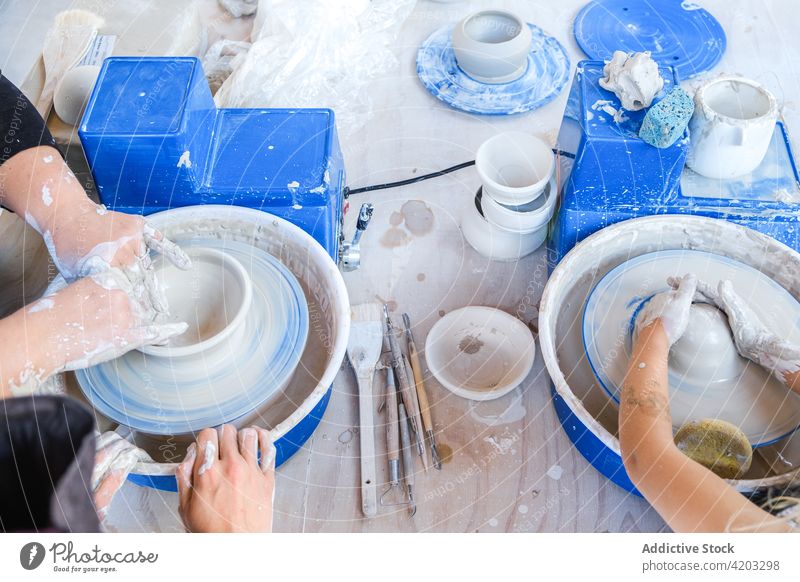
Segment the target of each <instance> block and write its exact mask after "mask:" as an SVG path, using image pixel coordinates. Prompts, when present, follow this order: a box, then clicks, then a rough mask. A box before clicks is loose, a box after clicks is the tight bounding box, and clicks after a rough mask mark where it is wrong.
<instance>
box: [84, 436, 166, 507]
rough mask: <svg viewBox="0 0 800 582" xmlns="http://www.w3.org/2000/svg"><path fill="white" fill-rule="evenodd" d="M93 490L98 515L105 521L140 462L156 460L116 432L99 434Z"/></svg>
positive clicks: (93, 473)
mask: <svg viewBox="0 0 800 582" xmlns="http://www.w3.org/2000/svg"><path fill="white" fill-rule="evenodd" d="M96 448H97V452H96V454H95V464H94V470H93V471H92V491H93V492H94V504H95V508H96V510H97V515H98V516H99V517H100V520H101V521H102V520H103V519H104V518H105V516H106V514H107V513H108V508H109V506H110V505H111V501H112V499H113V498H114V495H116V493H117V491H119V489H120V487H122V485H123V484H124V483H125V480H126V479H127V478H128V475H129V474H130V472H131V471H132V470H133V468H134V467H135V466H136V464H137V463H140V462H145V463H148V462H149V463H152V462H153V460H152V459H151V458H150V456H149V455H148V454H147V453H145V452H144V451H143V450H141V449H140V448H138V447H136V446H135V445H133V444H132V443H130V442H129V441H127V440H125V439H124V438H122V437H121V436H120V435H119V434H117V433H116V432H114V431H108V432H105V433H103V434H101V435H99V436H98V437H97V447H96Z"/></svg>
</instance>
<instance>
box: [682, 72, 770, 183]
mask: <svg viewBox="0 0 800 582" xmlns="http://www.w3.org/2000/svg"><path fill="white" fill-rule="evenodd" d="M694 102H695V109H694V115H693V116H692V120H691V122H690V123H689V129H690V131H691V146H690V149H689V155H688V157H687V159H686V165H688V166H689V167H690V168H691V169H692V170H694V171H695V172H697V173H698V174H700V175H702V176H706V177H707V178H714V179H718V180H725V179H730V178H738V177H740V176H745V175H747V174H749V173H751V172H752V171H753V170H755V169H756V168H757V167H758V165H759V164H760V163H761V162H762V160H763V159H764V156H765V155H766V153H767V149H768V148H769V144H770V141H771V140H772V134H773V132H774V131H775V122H776V120H777V119H778V105H777V102H776V100H775V97H774V96H773V95H772V93H770V92H769V91H767V89H765V88H764V87H763V86H762V85H760V84H759V83H756V82H755V81H752V80H750V79H744V78H740V77H720V78H717V79H714V80H712V81H709V82H707V83H706V84H704V85H703V86H701V87H700V88H699V89H698V90H697V93H695V96H694Z"/></svg>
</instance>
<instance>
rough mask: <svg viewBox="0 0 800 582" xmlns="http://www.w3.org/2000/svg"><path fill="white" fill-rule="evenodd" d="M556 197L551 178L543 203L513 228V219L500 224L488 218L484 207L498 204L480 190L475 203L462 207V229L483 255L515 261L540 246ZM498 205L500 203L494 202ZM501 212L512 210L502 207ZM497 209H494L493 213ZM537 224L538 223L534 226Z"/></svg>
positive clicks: (545, 234)
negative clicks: (518, 226)
mask: <svg viewBox="0 0 800 582" xmlns="http://www.w3.org/2000/svg"><path fill="white" fill-rule="evenodd" d="M556 200H557V193H556V185H555V180H553V182H551V184H550V187H549V188H548V192H547V194H546V197H545V198H544V204H542V205H541V206H540V207H539V208H537V209H535V210H533V211H531V212H530V214H531V216H529V217H526V218H524V219H523V220H522V221H521V222H524V223H525V224H524V226H523V227H522V228H520V229H514V228H513V221H512V220H511V219H509V218H508V217H506V221H505V222H503V224H506V226H512V228H510V229H508V228H503V227H502V226H499V225H498V224H496V223H494V222H493V221H492V220H487V215H486V212H487V208H488V207H489V205H492V206H493V207H494V206H495V205H497V203H496V202H495V201H492V200H491V199H490V198H488V197H487V196H486V194H485V193H484V194H482V195H479V196H476V197H475V200H474V203H472V202H470V203H469V204H467V206H466V208H465V209H464V212H463V215H462V217H461V232H462V233H463V234H464V238H465V239H466V240H467V242H468V243H469V244H470V246H471V247H472V248H474V249H475V250H476V251H478V252H479V253H480V254H482V255H483V256H485V257H487V258H489V259H492V260H493V261H516V260H518V259H521V258H522V257H525V256H527V255H529V254H531V253H532V252H533V251H535V250H536V249H538V248H539V247H540V246H542V243H544V241H545V239H546V238H547V231H548V226H549V223H550V219H551V218H552V217H553V212H554V211H555V206H556ZM497 206H499V205H497ZM501 211H502V212H514V211H512V210H509V209H507V208H503V209H502V210H501ZM494 212H497V209H494V210H493V213H494ZM534 224H538V226H534Z"/></svg>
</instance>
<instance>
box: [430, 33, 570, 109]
mask: <svg viewBox="0 0 800 582" xmlns="http://www.w3.org/2000/svg"><path fill="white" fill-rule="evenodd" d="M528 27H529V28H530V29H531V35H532V37H533V40H532V42H531V50H530V53H529V54H528V68H527V70H526V71H525V73H524V74H523V75H522V77H520V78H519V79H517V80H515V81H511V82H509V83H500V84H489V83H482V82H480V81H476V80H475V79H473V78H472V77H470V76H469V75H467V74H466V73H465V72H464V71H462V70H461V68H460V67H459V66H458V64H457V63H456V57H455V54H454V53H453V45H452V42H451V41H452V37H453V28H454V27H453V26H452V25H447V26H444V27H442V28H440V29H439V30H437V31H436V32H434V33H433V34H432V35H431V36H430V37H428V39H427V40H426V41H425V42H424V43H422V46H421V47H420V49H419V52H418V53H417V75H418V76H419V79H420V81H422V84H423V85H425V88H426V89H427V90H428V91H430V93H431V94H432V95H433V96H434V97H436V98H437V99H439V100H440V101H443V102H445V103H447V104H448V105H450V106H451V107H454V108H455V109H460V110H461V111H466V112H467V113H482V114H486V115H512V114H514V113H523V112H525V111H531V110H532V109H536V108H538V107H541V106H543V105H546V104H547V103H549V102H550V101H552V100H553V99H555V98H556V97H558V95H559V94H560V93H561V91H562V90H563V89H564V86H565V85H566V84H567V81H569V57H568V56H567V51H565V50H564V47H563V46H561V43H560V42H558V41H557V40H556V39H555V38H553V37H552V36H550V35H548V34H546V33H545V32H544V31H543V30H542V29H541V28H539V27H538V26H534V25H533V24H530V23H529V24H528Z"/></svg>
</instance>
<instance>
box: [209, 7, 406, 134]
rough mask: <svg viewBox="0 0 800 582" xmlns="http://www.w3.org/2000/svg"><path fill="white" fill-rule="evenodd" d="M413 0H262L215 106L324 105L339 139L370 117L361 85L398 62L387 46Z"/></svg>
mask: <svg viewBox="0 0 800 582" xmlns="http://www.w3.org/2000/svg"><path fill="white" fill-rule="evenodd" d="M415 3H416V0H373V1H371V2H370V1H369V0H304V1H302V2H297V1H296V0H261V1H260V3H259V7H258V13H257V16H256V21H255V23H254V27H253V45H252V47H251V48H250V51H249V52H248V53H247V55H246V56H245V57H244V58H243V59H241V61H240V62H239V64H238V67H237V68H236V69H235V70H234V71H233V73H232V74H231V75H230V77H228V79H227V80H226V81H225V83H223V85H222V87H220V89H219V91H218V92H217V94H216V96H215V101H216V102H217V105H218V106H219V107H329V108H331V109H333V110H334V111H335V112H336V116H337V127H338V129H339V132H340V133H341V134H342V136H343V137H345V138H346V137H348V136H350V135H352V134H353V133H354V132H355V131H357V130H358V129H360V128H361V127H362V126H363V125H364V124H365V123H366V122H367V120H369V119H370V117H371V116H372V101H371V99H370V96H369V92H368V91H366V90H365V86H366V85H367V84H368V83H369V82H370V81H371V80H373V79H375V78H377V77H380V76H383V75H385V74H387V73H388V72H390V71H392V70H393V69H394V68H396V67H397V65H398V63H397V59H396V58H395V56H394V53H393V52H392V50H391V49H390V45H391V43H392V42H393V41H394V39H395V38H396V37H397V34H398V32H399V30H400V27H401V26H402V24H403V22H405V20H406V18H407V17H408V15H409V14H410V12H411V10H413V8H414V5H415Z"/></svg>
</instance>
